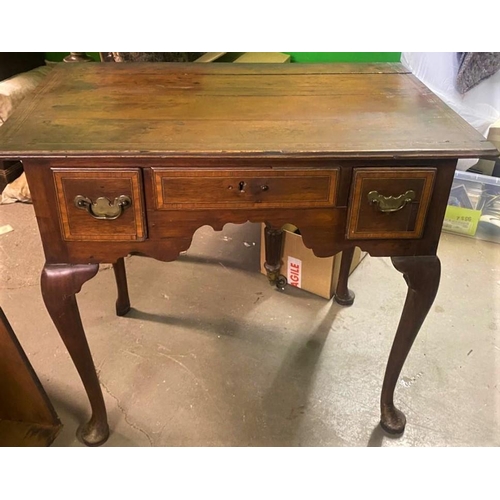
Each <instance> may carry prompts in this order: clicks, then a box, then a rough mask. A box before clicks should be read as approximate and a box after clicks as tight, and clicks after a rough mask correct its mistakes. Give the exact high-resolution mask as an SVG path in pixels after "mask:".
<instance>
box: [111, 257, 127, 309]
mask: <svg viewBox="0 0 500 500" xmlns="http://www.w3.org/2000/svg"><path fill="white" fill-rule="evenodd" d="M113 271H114V272H115V279H116V288H117V290H118V298H117V299H116V314H117V316H125V314H127V313H128V312H129V311H130V299H129V296H128V286H127V273H126V271H125V261H124V260H123V258H121V259H118V260H117V261H116V262H115V263H114V264H113Z"/></svg>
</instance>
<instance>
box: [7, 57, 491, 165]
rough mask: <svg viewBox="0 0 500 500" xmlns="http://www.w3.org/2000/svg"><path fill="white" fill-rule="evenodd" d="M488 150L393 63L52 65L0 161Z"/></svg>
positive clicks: (10, 132)
mask: <svg viewBox="0 0 500 500" xmlns="http://www.w3.org/2000/svg"><path fill="white" fill-rule="evenodd" d="M497 154H498V152H497V151H496V149H495V147H494V146H493V145H492V144H490V143H489V142H487V141H486V139H485V138H484V137H483V136H482V135H481V134H480V133H478V132H477V131H476V130H475V129H473V128H472V127H471V126H469V125H468V124H467V123H466V122H465V120H463V119H462V118H460V117H459V116H458V115H457V114H456V113H454V112H453V111H452V110H451V109H450V108H448V107H447V106H446V105H445V104H444V103H443V102H442V101H441V100H440V99H439V98H437V97H436V96H435V95H434V94H433V93H432V92H431V91H430V90H429V89H427V87H425V86H424V85H423V84H422V83H421V82H420V81H419V80H417V79H416V78H415V77H414V76H412V75H411V74H409V72H408V71H407V70H406V69H405V68H403V66H401V65H399V64H262V65H253V64H231V63H213V64H200V63H186V64H184V63H121V64H120V63H80V64H59V65H57V66H56V67H55V68H54V69H53V70H52V71H51V73H50V74H49V75H48V76H47V78H46V80H45V81H44V82H43V83H42V84H41V85H40V86H39V87H38V89H37V91H36V92H35V93H34V95H33V96H32V97H30V98H27V99H25V100H24V101H23V102H22V103H21V105H20V106H19V107H18V109H16V111H15V112H14V113H13V115H12V116H11V118H10V119H9V120H8V121H7V122H6V123H5V124H4V125H3V126H2V127H0V158H10V159H16V158H43V157H81V156H100V157H108V156H113V157H114V156H118V157H134V156H140V157H176V156H186V155H188V156H198V155H199V156H215V157H217V156H226V155H229V156H232V155H234V156H243V157H261V156H271V157H273V156H289V157H309V156H310V157H325V156H326V157H329V158H333V159H336V158H351V159H356V158H434V159H436V158H468V157H473V158H476V157H485V156H495V155H497Z"/></svg>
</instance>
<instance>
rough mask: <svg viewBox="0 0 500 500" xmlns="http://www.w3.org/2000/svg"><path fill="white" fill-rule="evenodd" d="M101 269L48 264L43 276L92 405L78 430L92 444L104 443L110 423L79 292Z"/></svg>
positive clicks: (53, 314)
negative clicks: (90, 346)
mask: <svg viewBox="0 0 500 500" xmlns="http://www.w3.org/2000/svg"><path fill="white" fill-rule="evenodd" d="M98 269H99V266H98V265H97V264H83V265H47V264H46V265H45V267H44V269H43V271H42V278H41V287H42V295H43V300H44V302H45V305H46V307H47V310H48V312H49V314H50V317H51V318H52V321H53V322H54V324H55V326H56V328H57V330H58V331H59V334H60V335H61V338H62V340H63V342H64V344H65V345H66V348H67V349H68V352H69V354H70V356H71V358H72V360H73V362H74V364H75V366H76V369H77V370H78V373H79V374H80V378H81V379H82V382H83V385H84V387H85V391H86V392H87V395H88V398H89V401H90V406H91V407H92V416H91V418H90V420H89V421H88V422H87V423H85V424H82V425H81V426H80V427H79V429H78V431H77V436H78V438H79V439H80V440H81V441H83V442H84V443H85V444H86V445H88V446H99V445H101V444H103V443H104V442H105V441H106V440H107V439H108V436H109V427H108V421H107V416H106V407H105V406H104V398H103V396H102V391H101V387H100V385H99V379H98V378H97V373H96V370H95V366H94V362H93V360H92V355H91V353H90V349H89V345H88V343H87V338H86V337H85V332H84V330H83V326H82V321H81V318H80V312H79V310H78V304H77V302H76V296H75V295H76V294H77V293H78V292H79V291H80V289H81V288H82V285H83V284H84V283H85V282H86V281H88V280H89V279H91V278H93V277H94V276H95V275H96V274H97V271H98Z"/></svg>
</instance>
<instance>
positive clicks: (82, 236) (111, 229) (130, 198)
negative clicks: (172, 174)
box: [52, 168, 146, 241]
mask: <svg viewBox="0 0 500 500" xmlns="http://www.w3.org/2000/svg"><path fill="white" fill-rule="evenodd" d="M52 172H53V176H54V182H55V187H56V193H57V205H58V210H59V218H60V224H61V232H62V235H63V239H64V240H66V241H83V240H88V241H141V240H144V239H145V238H146V225H145V222H144V203H143V189H142V180H141V172H140V170H139V169H138V168H128V169H95V168H88V169H85V168H82V169H73V168H72V169H64V168H53V169H52Z"/></svg>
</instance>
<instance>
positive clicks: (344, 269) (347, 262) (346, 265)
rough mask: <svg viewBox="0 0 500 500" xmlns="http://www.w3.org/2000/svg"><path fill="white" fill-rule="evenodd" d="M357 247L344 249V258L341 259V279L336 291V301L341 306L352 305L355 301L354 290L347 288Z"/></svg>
mask: <svg viewBox="0 0 500 500" xmlns="http://www.w3.org/2000/svg"><path fill="white" fill-rule="evenodd" d="M354 250H355V247H351V248H348V249H346V250H343V251H342V260H341V261H340V272H339V281H338V283H337V289H336V291H335V302H337V304H340V305H341V306H352V304H353V303H354V292H353V291H352V290H349V288H347V281H348V278H349V271H350V270H351V265H352V258H353V257H354Z"/></svg>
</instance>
